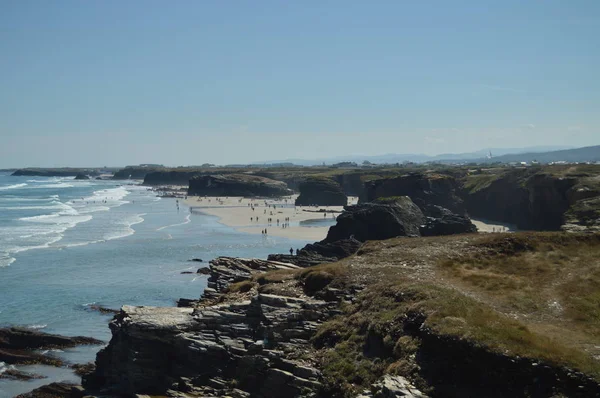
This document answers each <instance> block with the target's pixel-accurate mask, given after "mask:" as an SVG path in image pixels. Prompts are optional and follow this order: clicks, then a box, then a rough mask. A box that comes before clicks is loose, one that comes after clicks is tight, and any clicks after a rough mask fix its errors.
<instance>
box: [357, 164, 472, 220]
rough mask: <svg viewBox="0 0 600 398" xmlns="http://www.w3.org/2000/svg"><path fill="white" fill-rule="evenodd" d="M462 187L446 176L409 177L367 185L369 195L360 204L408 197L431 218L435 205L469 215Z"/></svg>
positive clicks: (423, 175)
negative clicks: (430, 213)
mask: <svg viewBox="0 0 600 398" xmlns="http://www.w3.org/2000/svg"><path fill="white" fill-rule="evenodd" d="M460 187H461V186H460V182H459V181H458V180H457V179H456V178H454V177H452V176H449V175H445V174H437V173H414V174H407V175H403V176H399V177H394V178H385V179H379V180H374V181H368V182H366V183H365V193H364V196H363V197H361V198H360V203H366V202H374V201H375V200H377V199H381V198H393V197H398V196H408V197H410V198H411V200H412V201H413V202H414V203H415V204H416V205H417V206H419V208H420V209H421V211H422V212H423V213H424V214H425V215H429V214H427V213H428V206H431V205H437V206H441V207H444V208H446V209H448V210H450V211H452V212H453V213H457V214H459V215H465V214H466V208H465V205H464V203H463V199H462V198H461V196H460V193H461V191H460Z"/></svg>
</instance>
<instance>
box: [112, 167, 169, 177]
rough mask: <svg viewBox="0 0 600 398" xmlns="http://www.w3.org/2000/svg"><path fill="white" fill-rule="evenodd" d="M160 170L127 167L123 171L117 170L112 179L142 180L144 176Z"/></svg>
mask: <svg viewBox="0 0 600 398" xmlns="http://www.w3.org/2000/svg"><path fill="white" fill-rule="evenodd" d="M157 170H160V169H157V168H153V167H138V166H128V167H125V168H124V169H121V170H117V171H116V172H115V174H114V175H113V179H115V180H128V179H133V180H143V179H144V178H145V177H146V174H148V173H151V172H154V171H157Z"/></svg>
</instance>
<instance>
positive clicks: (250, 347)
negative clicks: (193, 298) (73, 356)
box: [83, 258, 339, 397]
mask: <svg viewBox="0 0 600 398" xmlns="http://www.w3.org/2000/svg"><path fill="white" fill-rule="evenodd" d="M266 269H294V266H293V265H290V264H279V263H275V262H270V261H260V260H242V259H234V258H220V259H216V260H213V261H212V262H211V271H212V272H211V278H210V279H209V281H210V282H209V285H210V286H212V287H210V288H209V289H207V290H209V291H208V292H205V296H204V298H203V300H202V302H201V303H200V305H199V306H198V307H197V308H156V307H133V306H124V307H123V308H122V310H121V313H120V314H119V315H117V316H116V317H115V318H114V320H113V321H112V322H111V324H110V328H111V331H112V333H113V338H112V339H111V342H110V344H109V346H108V347H106V348H105V349H104V350H102V351H100V352H99V353H98V356H97V360H96V371H95V373H93V374H92V375H88V376H86V377H84V379H83V380H84V385H85V386H86V388H88V389H89V390H90V391H101V392H102V393H103V394H110V393H119V394H136V393H148V394H152V395H156V394H159V395H161V394H166V395H169V394H170V395H172V394H177V392H179V393H188V394H197V395H199V396H222V395H229V396H237V397H250V396H257V397H280V396H289V397H295V396H304V397H311V396H316V394H317V392H318V391H319V389H320V387H321V374H320V372H319V371H318V370H317V369H316V368H315V367H314V363H313V361H312V360H311V359H308V358H306V357H305V355H306V353H307V352H309V351H310V350H311V344H310V342H309V340H310V338H311V337H312V336H313V335H314V333H315V332H316V330H317V326H318V325H319V323H321V322H323V321H324V320H326V319H328V318H329V317H331V316H333V315H336V314H338V313H339V311H338V310H337V308H336V307H337V305H336V303H335V302H327V301H322V300H317V299H314V298H309V297H302V295H301V294H300V293H301V291H299V292H298V293H297V294H291V295H289V296H281V295H273V294H263V293H258V294H256V293H254V294H252V295H251V296H249V299H246V300H244V299H241V300H237V301H233V302H232V301H229V302H220V303H218V302H217V303H216V304H214V302H215V300H214V299H215V298H218V295H221V294H223V293H224V292H225V291H227V290H228V288H229V287H230V285H231V284H232V283H236V282H238V281H243V280H247V279H249V277H251V276H252V271H253V270H254V271H258V272H261V271H262V270H266ZM207 293H208V294H207ZM211 303H212V304H211Z"/></svg>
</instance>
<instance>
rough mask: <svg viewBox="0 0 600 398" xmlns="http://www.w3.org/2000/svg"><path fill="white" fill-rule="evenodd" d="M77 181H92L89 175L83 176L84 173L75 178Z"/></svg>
mask: <svg viewBox="0 0 600 398" xmlns="http://www.w3.org/2000/svg"><path fill="white" fill-rule="evenodd" d="M75 179H76V180H89V179H90V177H89V176H88V175H86V174H83V173H78V174H77V175H76V176H75Z"/></svg>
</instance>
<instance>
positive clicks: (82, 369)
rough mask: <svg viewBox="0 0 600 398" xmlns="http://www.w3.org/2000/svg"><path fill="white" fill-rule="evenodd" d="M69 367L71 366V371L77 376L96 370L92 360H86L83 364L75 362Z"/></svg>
mask: <svg viewBox="0 0 600 398" xmlns="http://www.w3.org/2000/svg"><path fill="white" fill-rule="evenodd" d="M71 368H73V371H74V373H75V374H76V375H77V376H84V375H88V374H91V373H94V371H95V370H96V365H95V364H94V363H93V362H88V363H83V364H75V365H73V366H71Z"/></svg>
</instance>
